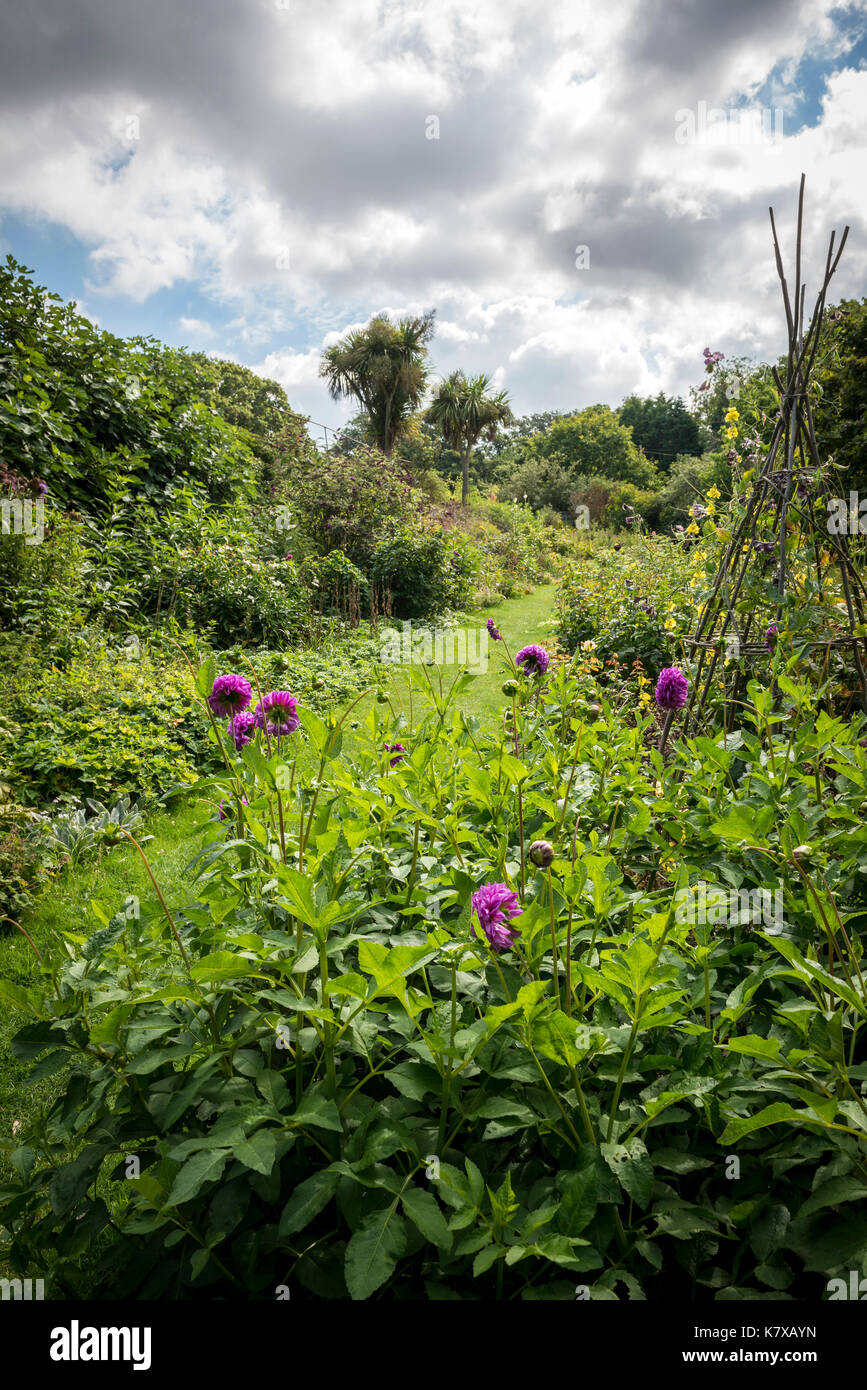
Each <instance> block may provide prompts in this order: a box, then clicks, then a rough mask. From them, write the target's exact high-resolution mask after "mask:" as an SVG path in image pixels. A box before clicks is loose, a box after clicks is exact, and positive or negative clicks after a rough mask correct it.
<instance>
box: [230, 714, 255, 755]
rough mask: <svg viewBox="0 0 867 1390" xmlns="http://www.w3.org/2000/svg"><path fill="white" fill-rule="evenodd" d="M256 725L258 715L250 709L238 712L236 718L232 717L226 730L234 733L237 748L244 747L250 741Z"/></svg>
mask: <svg viewBox="0 0 867 1390" xmlns="http://www.w3.org/2000/svg"><path fill="white" fill-rule="evenodd" d="M256 727H257V725H256V716H255V714H251V713H250V711H249V710H248V711H246V713H244V712H242V713H241V714H236V715H235V718H234V719H230V720H229V727H228V729H227V730H226V732H227V733H230V734H231V735H232V738H233V739H234V740H235V747H236V748H243V747H245V745H246V744H248V743H249V742H250V740H251V738H252V737H253V731H254V729H255V728H256Z"/></svg>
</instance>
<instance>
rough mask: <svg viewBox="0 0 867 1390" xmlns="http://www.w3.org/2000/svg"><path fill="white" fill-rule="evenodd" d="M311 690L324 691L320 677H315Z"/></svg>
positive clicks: (323, 682) (323, 683)
mask: <svg viewBox="0 0 867 1390" xmlns="http://www.w3.org/2000/svg"><path fill="white" fill-rule="evenodd" d="M313 689H314V690H324V689H325V681H324V680H323V679H322V677H321V676H317V677H316V679H315V681H314V682H313Z"/></svg>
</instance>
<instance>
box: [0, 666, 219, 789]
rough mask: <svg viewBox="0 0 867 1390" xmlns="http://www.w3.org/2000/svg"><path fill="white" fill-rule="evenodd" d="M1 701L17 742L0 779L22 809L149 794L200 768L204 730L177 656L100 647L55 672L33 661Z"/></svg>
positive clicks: (203, 757) (7, 752)
mask: <svg viewBox="0 0 867 1390" xmlns="http://www.w3.org/2000/svg"><path fill="white" fill-rule="evenodd" d="M4 684H5V689H4V701H5V706H6V709H7V711H8V713H9V716H10V718H11V719H12V720H13V721H17V723H18V724H19V725H20V734H19V735H18V736H17V737H16V738H15V739H14V740H10V741H9V743H8V745H7V748H6V750H5V773H4V775H5V776H6V777H8V779H9V780H10V781H11V782H13V784H14V785H15V786H16V787H17V788H18V793H19V796H20V797H21V798H22V800H24V801H26V802H27V803H28V804H30V805H38V804H40V803H48V802H49V801H51V800H53V799H54V798H56V797H58V796H61V795H66V794H68V795H72V796H77V797H82V798H83V797H95V798H97V799H99V800H101V801H105V800H108V799H110V798H111V797H112V796H114V797H117V796H119V795H122V794H130V795H144V796H151V795H155V794H157V793H159V792H164V791H166V790H168V789H169V788H170V787H173V786H176V785H177V784H178V783H191V782H193V781H194V780H195V777H196V772H195V769H196V766H197V765H198V764H200V763H202V762H204V761H206V752H207V744H206V742H205V723H204V721H203V719H202V716H201V712H200V711H199V710H198V709H197V707H196V706H195V705H194V704H193V701H192V682H191V679H190V676H189V673H188V671H187V668H186V666H185V664H184V663H183V662H182V661H181V660H180V657H179V656H175V658H174V660H171V659H170V658H166V657H162V658H161V659H160V658H157V657H155V656H153V655H152V654H151V653H150V651H149V650H148V648H147V647H142V648H141V649H139V650H138V654H137V658H136V649H127V650H120V651H119V650H118V649H117V647H112V646H109V645H107V644H106V643H105V641H104V640H103V641H102V642H99V641H94V642H93V643H92V644H91V645H89V646H86V647H84V648H83V649H82V650H80V651H79V653H77V654H76V655H74V656H73V657H71V658H70V660H69V661H68V662H67V663H65V664H64V665H63V666H52V667H48V668H46V669H43V670H39V669H38V667H37V662H36V660H35V659H34V660H32V662H31V663H28V664H27V665H26V666H24V665H22V667H21V668H20V669H19V671H18V672H17V673H16V675H15V676H14V677H12V678H11V679H10V678H9V677H7V679H6V682H5V683H4Z"/></svg>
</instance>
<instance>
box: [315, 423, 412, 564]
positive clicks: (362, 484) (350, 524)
mask: <svg viewBox="0 0 867 1390" xmlns="http://www.w3.org/2000/svg"><path fill="white" fill-rule="evenodd" d="M291 497H292V509H293V511H294V513H295V514H296V515H297V517H298V519H299V521H300V523H301V525H302V526H303V528H304V530H305V531H306V533H307V534H308V535H309V536H311V537H312V538H313V540H314V541H315V543H316V544H317V546H318V547H319V549H320V550H321V551H323V552H328V551H330V550H342V551H343V552H344V553H345V554H346V555H347V556H348V557H349V559H350V560H351V561H352V562H353V564H356V565H358V566H360V568H361V569H364V570H366V569H367V567H368V563H369V561H370V560H371V558H372V556H373V553H374V551H375V550H376V548H377V545H378V544H379V542H380V540H381V538H382V537H383V536H384V535H386V534H387V533H388V532H389V530H390V528H391V527H392V525H400V524H401V523H402V522H403V521H405V520H406V519H407V518H408V517H409V516H410V513H411V510H412V507H413V500H412V487H411V477H410V474H409V473H408V472H407V471H406V467H405V465H403V464H401V463H400V462H399V461H398V460H397V459H394V458H387V457H386V456H385V454H382V453H380V451H379V450H378V449H374V448H371V447H370V446H369V445H363V444H362V445H358V446H357V448H355V449H354V450H353V452H352V453H351V454H340V453H330V454H325V455H324V456H323V457H321V458H320V459H319V460H317V462H316V463H315V465H313V466H311V467H310V468H308V469H302V470H299V472H298V473H297V475H296V476H295V477H293V479H292V490H291Z"/></svg>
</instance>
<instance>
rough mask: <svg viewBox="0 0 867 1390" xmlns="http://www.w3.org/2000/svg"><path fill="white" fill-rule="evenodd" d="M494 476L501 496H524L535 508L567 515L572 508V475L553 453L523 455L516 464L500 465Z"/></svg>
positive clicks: (559, 457) (573, 490)
mask: <svg viewBox="0 0 867 1390" xmlns="http://www.w3.org/2000/svg"><path fill="white" fill-rule="evenodd" d="M496 479H497V487H498V490H499V491H500V492H502V493H503V495H504V496H506V497H513V498H514V499H515V501H517V500H518V499H519V498H522V499H525V500H526V501H527V503H528V504H529V505H530V506H531V507H532V508H533V509H534V510H536V511H539V510H541V509H542V508H543V507H549V508H552V509H553V510H554V511H556V512H559V513H560V514H561V515H562V516H567V515H569V514H570V513H571V512H572V511H573V509H574V497H575V478H574V476H573V474H572V473H570V472H569V471H568V469H566V468H565V467H564V465H563V463H562V457H561V456H558V455H556V454H555V455H552V456H551V457H549V458H532V457H530V458H525V459H524V460H523V462H521V463H518V464H517V466H515V467H510V466H509V464H502V465H501V466H500V467H499V468H498V469H497V473H496Z"/></svg>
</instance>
